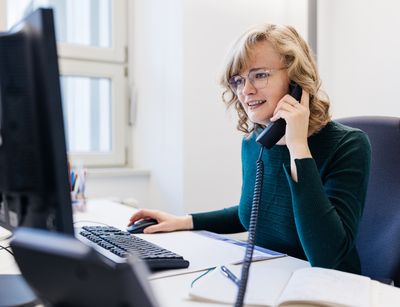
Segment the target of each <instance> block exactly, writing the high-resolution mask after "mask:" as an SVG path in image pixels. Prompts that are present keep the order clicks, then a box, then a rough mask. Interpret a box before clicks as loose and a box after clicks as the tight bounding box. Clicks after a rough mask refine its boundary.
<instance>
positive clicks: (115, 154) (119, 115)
mask: <svg viewBox="0 0 400 307" xmlns="http://www.w3.org/2000/svg"><path fill="white" fill-rule="evenodd" d="M59 69H60V75H63V76H79V77H89V78H90V77H94V78H96V77H97V78H108V79H110V80H111V140H112V143H111V148H112V150H111V152H110V153H93V152H92V153H86V152H73V153H70V152H69V153H68V156H69V159H70V162H71V164H72V165H77V164H83V165H85V166H89V167H93V166H106V165H108V166H109V165H113V166H123V165H125V164H126V157H125V154H126V149H125V148H126V146H125V142H126V137H125V131H126V130H127V129H129V127H128V121H127V119H126V118H125V114H127V112H126V110H127V101H128V89H127V82H126V79H125V75H124V70H125V68H124V67H123V66H121V65H118V64H114V63H99V62H92V61H82V60H72V59H59Z"/></svg>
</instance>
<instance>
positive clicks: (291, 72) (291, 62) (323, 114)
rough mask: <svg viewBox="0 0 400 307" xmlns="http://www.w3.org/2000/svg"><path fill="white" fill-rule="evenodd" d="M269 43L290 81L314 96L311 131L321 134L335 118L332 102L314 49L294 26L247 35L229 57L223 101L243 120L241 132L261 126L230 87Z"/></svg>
mask: <svg viewBox="0 0 400 307" xmlns="http://www.w3.org/2000/svg"><path fill="white" fill-rule="evenodd" d="M264 41H268V42H269V43H270V44H271V45H272V46H273V48H274V50H276V52H278V53H279V54H280V55H281V57H282V62H283V64H284V66H285V67H286V69H287V73H288V77H289V79H290V80H293V81H295V82H296V83H297V84H299V85H300V86H301V87H302V88H303V89H304V90H305V91H307V92H308V93H309V94H310V118H309V131H312V132H313V133H315V132H317V131H319V130H320V129H321V128H322V127H324V126H325V125H326V124H327V123H328V122H329V121H330V119H331V116H330V114H329V104H330V102H329V99H328V97H327V95H326V94H325V93H324V92H323V91H322V89H321V79H320V77H319V74H318V70H317V65H316V62H315V59H314V56H313V54H312V51H311V48H310V47H309V46H308V44H307V43H306V42H305V41H304V39H303V38H302V37H301V36H300V35H299V33H298V32H297V31H296V30H295V29H294V28H293V27H292V26H283V25H273V24H263V25H259V26H256V27H254V28H251V29H250V30H248V31H247V32H245V33H244V34H243V35H242V36H240V37H239V39H238V40H237V41H236V43H235V44H234V45H233V47H232V49H231V50H230V53H229V54H228V56H227V59H226V63H225V65H224V67H225V69H224V72H223V74H222V76H221V78H220V84H221V85H222V86H223V87H224V88H225V90H224V92H223V93H222V100H223V101H224V102H225V103H226V105H227V107H228V108H229V107H231V106H232V105H233V106H234V107H235V109H236V111H237V114H238V117H239V120H238V124H237V129H238V130H239V131H242V132H244V133H245V134H247V135H249V134H251V133H252V132H253V131H256V130H257V129H258V128H260V127H263V126H262V125H260V124H256V123H251V122H250V120H249V118H248V116H247V114H246V112H245V110H244V109H243V107H242V105H241V103H240V101H239V98H238V97H237V95H236V94H235V93H234V91H232V89H231V88H230V86H229V78H231V77H232V76H234V75H236V74H239V73H240V72H241V71H243V70H244V69H246V68H248V63H249V62H250V52H251V50H252V49H253V48H254V46H255V45H256V44H257V43H259V42H264Z"/></svg>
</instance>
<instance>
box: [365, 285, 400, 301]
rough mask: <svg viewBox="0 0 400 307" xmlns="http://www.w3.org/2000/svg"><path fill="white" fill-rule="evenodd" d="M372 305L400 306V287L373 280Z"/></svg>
mask: <svg viewBox="0 0 400 307" xmlns="http://www.w3.org/2000/svg"><path fill="white" fill-rule="evenodd" d="M371 292H372V293H371V294H372V295H371V296H372V298H371V307H380V306H385V307H398V306H400V288H398V287H394V286H390V285H386V284H383V283H380V282H378V281H376V280H371Z"/></svg>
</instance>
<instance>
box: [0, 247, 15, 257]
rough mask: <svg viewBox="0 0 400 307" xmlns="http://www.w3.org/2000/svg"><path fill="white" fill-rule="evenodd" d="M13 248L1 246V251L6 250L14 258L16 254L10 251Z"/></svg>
mask: <svg viewBox="0 0 400 307" xmlns="http://www.w3.org/2000/svg"><path fill="white" fill-rule="evenodd" d="M10 247H11V246H3V245H0V250H2V249H4V250H5V251H6V252H8V253H10V254H11V255H12V256H14V253H13V252H12V251H10V250H9V248H10Z"/></svg>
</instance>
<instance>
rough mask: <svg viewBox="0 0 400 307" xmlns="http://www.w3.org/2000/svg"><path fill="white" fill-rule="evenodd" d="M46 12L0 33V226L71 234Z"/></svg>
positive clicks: (60, 116) (49, 15)
mask: <svg viewBox="0 0 400 307" xmlns="http://www.w3.org/2000/svg"><path fill="white" fill-rule="evenodd" d="M69 187H70V184H69V175H68V164H67V154H66V142H65V134H64V122H63V112H62V103H61V93H60V80H59V71H58V61H57V47H56V39H55V30H54V21H53V11H52V9H38V10H36V11H35V12H33V13H31V14H30V15H29V16H27V17H25V18H24V19H23V20H22V21H20V22H19V23H17V24H16V25H15V26H13V27H12V28H11V29H10V30H9V31H8V32H4V33H0V195H1V196H0V197H1V202H0V226H2V227H5V228H7V229H9V230H11V231H12V230H13V229H14V228H16V227H18V226H25V227H34V228H43V229H48V230H55V231H59V232H63V233H67V234H73V223H72V208H71V198H70V190H69V189H70V188H69Z"/></svg>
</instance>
